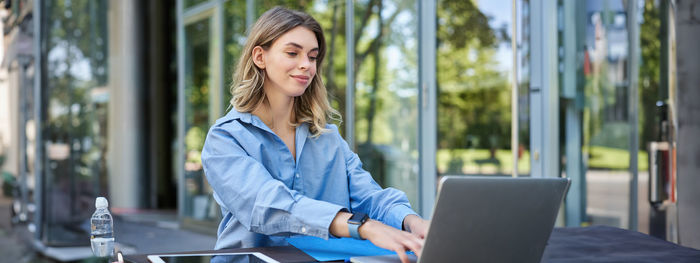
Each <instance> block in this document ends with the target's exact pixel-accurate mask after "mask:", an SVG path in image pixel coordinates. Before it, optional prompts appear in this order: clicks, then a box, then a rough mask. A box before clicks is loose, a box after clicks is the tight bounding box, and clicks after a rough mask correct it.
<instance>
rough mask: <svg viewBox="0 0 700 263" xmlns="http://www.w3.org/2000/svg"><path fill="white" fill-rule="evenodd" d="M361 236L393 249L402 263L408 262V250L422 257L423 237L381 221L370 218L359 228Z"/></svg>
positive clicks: (382, 246) (373, 242) (379, 245)
mask: <svg viewBox="0 0 700 263" xmlns="http://www.w3.org/2000/svg"><path fill="white" fill-rule="evenodd" d="M358 232H359V233H360V236H361V237H362V238H364V239H367V240H369V241H371V242H372V244H374V245H376V246H378V247H381V248H385V249H389V250H393V251H395V252H396V254H397V255H399V258H400V259H401V262H402V263H408V262H409V261H408V256H407V255H406V251H407V250H411V251H413V252H415V253H416V255H417V256H418V257H420V253H421V250H422V249H423V238H420V237H418V236H416V235H413V234H411V233H408V232H406V231H401V230H398V229H396V228H393V227H391V226H387V225H385V224H382V223H381V222H379V221H375V220H368V221H367V222H365V223H364V224H362V226H360V228H359V229H358Z"/></svg>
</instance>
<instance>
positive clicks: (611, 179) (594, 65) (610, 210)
mask: <svg viewBox="0 0 700 263" xmlns="http://www.w3.org/2000/svg"><path fill="white" fill-rule="evenodd" d="M582 6H584V7H585V8H584V9H581V8H577V10H576V12H577V15H578V16H583V19H580V20H577V21H576V23H578V24H583V25H578V24H577V26H576V27H572V28H580V29H581V30H584V31H583V34H580V38H579V39H577V41H579V42H578V43H577V44H576V45H577V46H581V47H582V50H581V51H577V52H580V57H579V58H577V60H578V63H579V64H580V65H582V66H581V68H580V70H577V71H576V74H577V78H578V79H582V83H581V85H582V98H581V99H580V100H581V101H582V103H581V104H582V105H581V107H579V108H577V110H580V114H581V116H582V117H581V124H580V127H581V131H580V134H581V138H580V139H581V142H582V149H581V151H582V152H583V158H582V159H583V160H581V162H582V163H583V170H584V171H585V182H586V183H585V187H584V189H585V196H586V199H585V201H584V202H583V203H584V204H585V212H586V216H585V218H584V222H585V223H586V224H596V225H610V226H615V227H621V228H628V227H630V226H629V222H630V220H629V219H630V218H629V216H630V214H629V211H630V203H631V200H630V180H631V178H632V174H631V173H630V172H629V168H630V136H631V134H632V132H635V130H634V129H633V126H631V125H630V119H629V118H630V112H629V105H628V103H629V101H630V98H629V89H630V87H629V83H630V76H629V67H639V66H640V65H630V64H629V60H630V56H631V54H630V51H629V39H630V37H631V35H630V32H629V31H628V29H629V26H630V25H631V26H639V24H638V23H636V22H632V23H628V21H627V15H628V14H627V9H626V8H627V6H626V4H625V1H621V0H618V1H587V2H585V4H584V5H582ZM644 17H645V18H646V17H647V15H645V16H644ZM559 28H560V29H561V28H562V27H561V26H560V27H559ZM642 34H644V33H642ZM577 35H579V34H577ZM654 38H656V35H655V37H654ZM657 41H658V39H657ZM581 42H582V43H581ZM560 43H561V41H560ZM642 45H645V44H644V42H642ZM642 49H644V48H642ZM560 60H561V59H560ZM643 72H644V70H643V69H642V70H640V73H643ZM560 73H561V68H560ZM640 77H642V75H640ZM642 78H643V77H642ZM560 79H561V77H560ZM640 83H644V80H643V79H642V81H640ZM640 91H641V92H640V94H641V95H642V96H644V95H645V94H646V95H648V96H651V97H654V96H655V95H656V94H649V93H648V92H647V91H645V90H644V88H640ZM645 92H646V93H645ZM577 96H579V95H577ZM577 100H579V99H577ZM572 103H573V102H572ZM577 103H578V102H577ZM643 107H644V105H642V108H643ZM648 117H652V116H648V113H646V112H643V111H642V112H640V113H639V119H640V120H642V121H643V120H644V119H645V118H648ZM652 118H653V117H652ZM574 132H577V131H566V133H565V135H564V136H565V138H566V139H571V138H574V135H573V134H574ZM640 132H641V133H642V136H641V137H642V138H645V137H646V135H645V133H646V132H645V131H643V129H642V130H641V131H640ZM643 147H645V146H644V145H643V144H642V145H640V149H639V150H636V149H635V150H634V153H632V154H638V157H637V158H638V160H639V161H638V164H639V166H638V169H639V171H640V172H639V177H638V178H639V185H645V184H646V182H647V175H646V170H648V168H647V162H646V161H645V160H647V154H646V151H644V150H643ZM562 161H563V163H564V165H566V162H567V161H569V160H565V159H563V160H562ZM570 161H572V162H573V161H575V160H570ZM564 167H565V166H564ZM638 189H643V187H639V188H638ZM638 198H639V199H638V200H637V202H638V204H639V205H640V212H641V211H642V208H641V207H642V206H645V205H646V204H647V201H646V198H647V197H646V194H645V192H642V191H640V192H639V195H638ZM647 206H648V205H647ZM639 219H640V225H641V224H644V223H643V221H644V218H643V217H639ZM634 228H636V226H635V227H634Z"/></svg>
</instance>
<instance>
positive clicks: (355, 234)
mask: <svg viewBox="0 0 700 263" xmlns="http://www.w3.org/2000/svg"><path fill="white" fill-rule="evenodd" d="M367 219H369V216H367V214H365V213H361V212H356V213H353V214H352V216H351V217H350V219H348V232H349V233H350V236H351V237H352V238H355V239H360V240H364V238H362V237H361V236H360V226H362V224H364V223H365V222H366V221H367Z"/></svg>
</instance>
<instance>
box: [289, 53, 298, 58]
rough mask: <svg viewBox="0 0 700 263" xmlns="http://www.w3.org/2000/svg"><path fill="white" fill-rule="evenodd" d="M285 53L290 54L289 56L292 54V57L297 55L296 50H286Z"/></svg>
mask: <svg viewBox="0 0 700 263" xmlns="http://www.w3.org/2000/svg"><path fill="white" fill-rule="evenodd" d="M287 55H290V56H292V57H293V56H296V55H297V53H296V52H287Z"/></svg>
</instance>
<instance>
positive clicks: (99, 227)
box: [90, 197, 114, 257]
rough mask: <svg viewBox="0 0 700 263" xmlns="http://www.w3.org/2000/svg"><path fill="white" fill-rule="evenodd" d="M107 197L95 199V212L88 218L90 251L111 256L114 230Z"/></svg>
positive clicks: (97, 254)
mask: <svg viewBox="0 0 700 263" xmlns="http://www.w3.org/2000/svg"><path fill="white" fill-rule="evenodd" d="M108 206H109V204H108V203H107V199H106V198H104V197H98V198H97V199H95V208H96V209H95V213H94V214H92V218H90V243H92V253H93V254H94V255H95V256H97V257H111V256H112V251H113V250H114V232H113V228H112V227H113V225H112V214H110V213H109V210H108V209H107V207H108Z"/></svg>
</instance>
